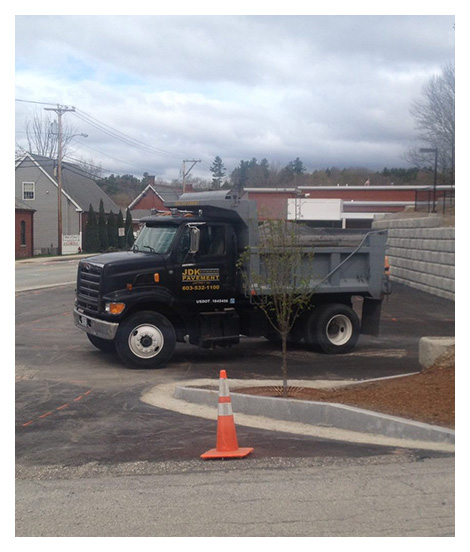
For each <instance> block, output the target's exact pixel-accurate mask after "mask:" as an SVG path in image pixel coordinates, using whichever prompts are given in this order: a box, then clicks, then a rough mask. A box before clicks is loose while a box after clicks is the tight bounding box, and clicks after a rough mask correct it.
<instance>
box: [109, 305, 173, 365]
mask: <svg viewBox="0 0 470 552" xmlns="http://www.w3.org/2000/svg"><path fill="white" fill-rule="evenodd" d="M115 342H116V351H117V353H118V355H119V357H120V358H121V360H122V361H123V362H124V363H125V364H126V365H127V366H129V367H130V368H137V369H140V368H160V367H162V366H163V365H164V364H165V363H166V362H168V361H169V360H170V358H171V357H172V355H173V352H174V350H175V346H176V334H175V330H174V328H173V325H172V324H171V322H170V321H169V320H168V319H167V318H165V317H164V316H163V315H161V314H159V313H156V312H151V311H143V312H137V313H135V314H133V315H131V316H129V318H126V319H124V320H123V321H122V322H121V324H120V325H119V329H118V331H117V334H116V339H115Z"/></svg>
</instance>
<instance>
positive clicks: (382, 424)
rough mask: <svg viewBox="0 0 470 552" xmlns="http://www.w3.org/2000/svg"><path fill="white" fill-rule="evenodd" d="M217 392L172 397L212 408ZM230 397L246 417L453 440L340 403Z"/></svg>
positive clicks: (180, 391) (178, 391)
mask: <svg viewBox="0 0 470 552" xmlns="http://www.w3.org/2000/svg"><path fill="white" fill-rule="evenodd" d="M217 395H218V392H217V391H215V390H206V389H198V388H195V387H176V388H175V392H174V397H175V398H176V399H179V400H184V401H187V402H191V403H196V404H202V405H206V406H210V405H212V406H214V407H215V406H216V405H217ZM231 399H232V405H233V409H234V411H235V412H243V414H246V415H249V416H263V417H267V418H271V419H274V420H281V421H285V422H293V423H301V424H311V425H315V426H321V427H332V428H336V429H340V430H345V431H351V432H361V433H367V434H372V435H381V436H384V437H389V438H392V439H404V440H411V441H426V442H430V443H448V444H454V443H455V432H454V431H453V430H450V429H446V428H441V427H438V426H433V425H430V424H424V423H421V422H415V421H412V420H407V419H404V418H398V417H395V416H388V415H386V414H380V413H377V412H371V411H368V410H363V409H360V408H356V407H352V406H347V405H342V404H333V403H325V402H314V401H302V400H297V399H295V400H289V399H278V398H274V397H256V396H253V395H245V394H242V393H238V392H237V393H233V392H232V393H231Z"/></svg>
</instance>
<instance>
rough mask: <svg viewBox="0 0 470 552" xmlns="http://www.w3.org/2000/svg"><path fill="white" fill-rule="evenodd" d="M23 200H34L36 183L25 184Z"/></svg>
mask: <svg viewBox="0 0 470 552" xmlns="http://www.w3.org/2000/svg"><path fill="white" fill-rule="evenodd" d="M23 199H25V200H28V199H29V200H31V199H34V182H23Z"/></svg>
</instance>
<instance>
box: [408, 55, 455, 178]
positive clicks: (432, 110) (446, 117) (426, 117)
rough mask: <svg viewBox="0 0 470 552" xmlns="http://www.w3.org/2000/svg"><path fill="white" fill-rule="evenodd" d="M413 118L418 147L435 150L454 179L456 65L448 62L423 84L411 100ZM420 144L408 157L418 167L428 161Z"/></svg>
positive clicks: (440, 165)
mask: <svg viewBox="0 0 470 552" xmlns="http://www.w3.org/2000/svg"><path fill="white" fill-rule="evenodd" d="M410 113H411V116H412V117H413V118H414V119H415V121H416V130H417V132H418V134H417V139H418V141H419V142H420V144H421V147H423V145H425V146H426V147H427V148H434V149H437V150H438V154H439V156H438V164H439V168H440V170H441V172H444V173H447V174H449V175H450V177H451V179H452V182H453V181H454V172H455V65H454V64H450V63H449V64H447V65H446V66H444V68H443V70H442V74H441V75H439V76H434V77H432V78H431V79H430V80H429V81H428V82H427V83H426V85H425V86H424V87H423V96H422V98H420V99H417V100H414V101H413V103H412V105H411V108H410ZM420 149H421V148H420V146H419V145H418V146H417V147H415V148H412V149H411V150H410V151H409V152H408V155H407V159H408V160H410V161H412V162H413V163H415V164H416V165H417V166H423V164H426V163H429V156H428V157H423V154H422V153H420V152H419V150H420Z"/></svg>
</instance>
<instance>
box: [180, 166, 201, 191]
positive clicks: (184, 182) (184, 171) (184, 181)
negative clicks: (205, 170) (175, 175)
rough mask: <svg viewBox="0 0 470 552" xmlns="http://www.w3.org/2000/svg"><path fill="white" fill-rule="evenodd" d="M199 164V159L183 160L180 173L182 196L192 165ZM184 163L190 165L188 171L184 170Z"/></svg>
mask: <svg viewBox="0 0 470 552" xmlns="http://www.w3.org/2000/svg"><path fill="white" fill-rule="evenodd" d="M200 162H201V160H200V159H185V160H184V161H183V170H182V173H183V194H184V193H186V177H187V176H188V174H189V173H190V172H191V169H192V168H193V167H194V165H195V164H196V163H200ZM186 163H192V165H191V166H190V167H189V169H188V170H186Z"/></svg>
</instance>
